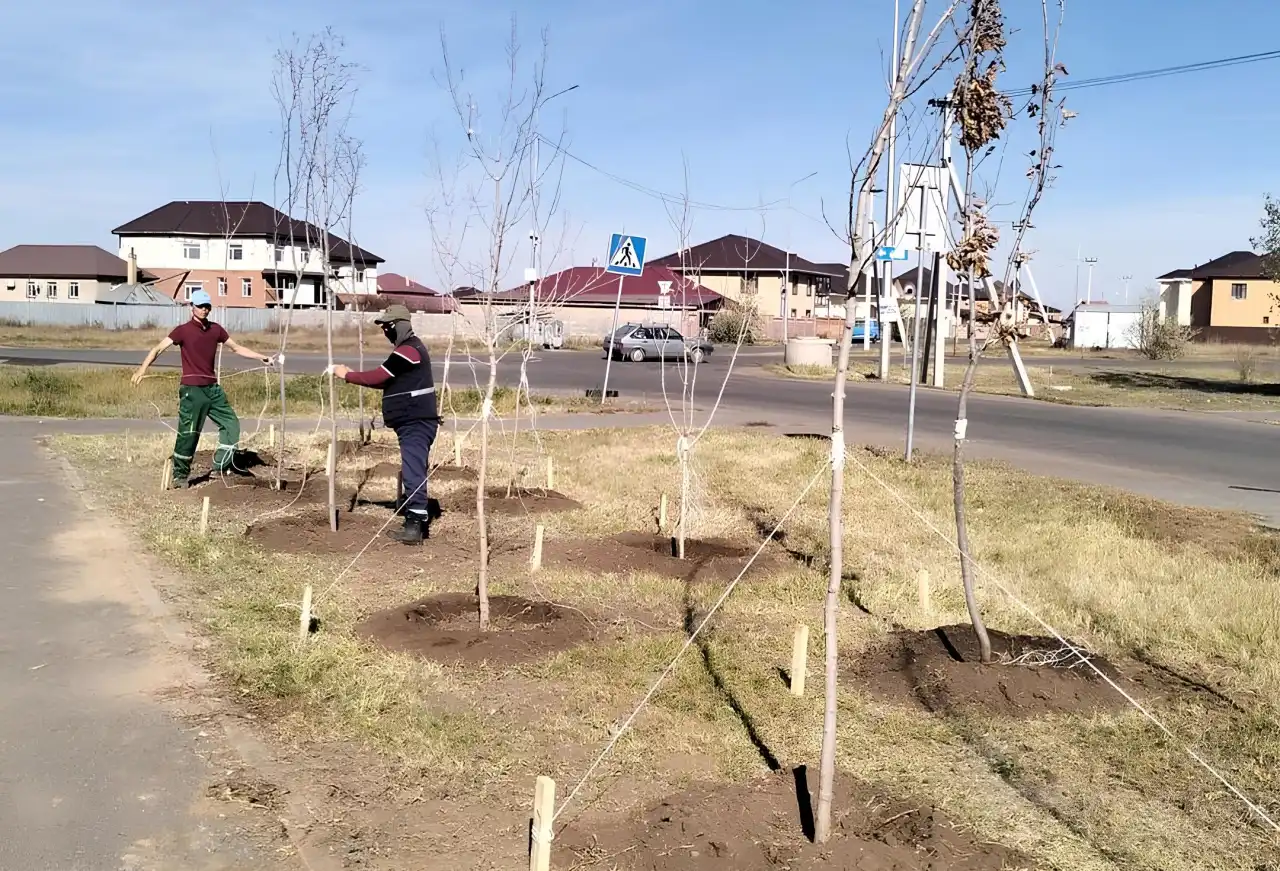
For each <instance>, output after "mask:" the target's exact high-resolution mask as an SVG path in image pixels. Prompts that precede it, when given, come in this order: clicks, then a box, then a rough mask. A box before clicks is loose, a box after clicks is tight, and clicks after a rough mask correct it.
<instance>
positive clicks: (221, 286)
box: [218, 278, 227, 296]
mask: <svg viewBox="0 0 1280 871" xmlns="http://www.w3.org/2000/svg"><path fill="white" fill-rule="evenodd" d="M226 295H227V280H226V279H225V278H219V279H218V296H226Z"/></svg>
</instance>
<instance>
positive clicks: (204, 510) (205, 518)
mask: <svg viewBox="0 0 1280 871" xmlns="http://www.w3.org/2000/svg"><path fill="white" fill-rule="evenodd" d="M200 534H201V535H208V534H209V497H208V496H206V497H204V502H203V503H202V504H201V506H200Z"/></svg>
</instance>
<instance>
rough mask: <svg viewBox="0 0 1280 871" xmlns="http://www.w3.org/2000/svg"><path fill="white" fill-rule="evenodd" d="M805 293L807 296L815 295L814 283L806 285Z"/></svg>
mask: <svg viewBox="0 0 1280 871" xmlns="http://www.w3.org/2000/svg"><path fill="white" fill-rule="evenodd" d="M804 295H805V296H813V285H812V284H807V285H805V288H804Z"/></svg>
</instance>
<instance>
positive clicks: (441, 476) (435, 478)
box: [359, 459, 506, 495]
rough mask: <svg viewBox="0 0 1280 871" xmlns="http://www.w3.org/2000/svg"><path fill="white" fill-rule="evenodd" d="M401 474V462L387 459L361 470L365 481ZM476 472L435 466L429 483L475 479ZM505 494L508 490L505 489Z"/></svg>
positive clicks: (429, 477)
mask: <svg viewBox="0 0 1280 871" xmlns="http://www.w3.org/2000/svg"><path fill="white" fill-rule="evenodd" d="M399 475H400V462H399V460H398V459H397V460H396V461H394V462H392V461H386V462H382V463H378V464H377V465H374V466H370V467H369V468H367V469H363V470H361V472H360V476H359V477H360V478H361V480H364V481H373V480H379V479H386V478H390V479H391V480H393V481H394V480H395V479H396V478H397V477H399ZM475 479H476V473H475V470H474V469H468V468H466V467H463V466H452V465H450V466H435V467H434V468H432V469H431V470H430V471H429V472H428V474H427V485H428V486H430V485H431V484H433V483H436V482H444V481H474V480H475ZM503 493H504V495H505V493H506V491H505V490H504V491H503Z"/></svg>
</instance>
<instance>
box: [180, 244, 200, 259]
mask: <svg viewBox="0 0 1280 871" xmlns="http://www.w3.org/2000/svg"><path fill="white" fill-rule="evenodd" d="M182 256H183V257H184V258H186V259H187V260H199V259H200V243H199V242H183V243H182Z"/></svg>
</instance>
